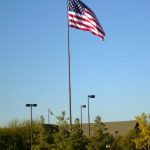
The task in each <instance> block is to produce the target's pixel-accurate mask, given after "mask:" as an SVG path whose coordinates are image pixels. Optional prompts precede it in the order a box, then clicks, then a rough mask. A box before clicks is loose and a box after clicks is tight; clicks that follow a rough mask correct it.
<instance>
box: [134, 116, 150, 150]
mask: <svg viewBox="0 0 150 150" xmlns="http://www.w3.org/2000/svg"><path fill="white" fill-rule="evenodd" d="M136 121H137V122H138V125H139V127H138V135H137V137H136V138H135V139H133V142H134V143H135V145H136V149H139V150H150V114H148V115H147V114H145V113H142V115H141V116H137V117H136Z"/></svg>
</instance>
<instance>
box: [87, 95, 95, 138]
mask: <svg viewBox="0 0 150 150" xmlns="http://www.w3.org/2000/svg"><path fill="white" fill-rule="evenodd" d="M90 98H95V95H88V124H89V136H90V108H89V99H90Z"/></svg>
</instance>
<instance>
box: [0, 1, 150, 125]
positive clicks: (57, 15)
mask: <svg viewBox="0 0 150 150" xmlns="http://www.w3.org/2000/svg"><path fill="white" fill-rule="evenodd" d="M83 2H84V3H86V4H87V5H88V6H89V7H90V8H91V9H92V10H93V11H94V12H95V14H96V15H97V17H98V18H99V20H100V22H101V24H102V26H103V28H104V30H105V32H106V37H105V41H104V42H103V41H101V40H100V39H99V38H98V37H96V36H94V35H92V34H91V33H89V32H85V31H81V30H76V29H70V45H71V83H72V117H73V120H74V119H75V118H80V105H81V104H87V95H89V94H95V95H96V98H95V99H94V100H92V99H91V100H90V116H91V121H92V122H93V120H94V118H95V116H97V115H100V116H101V117H102V119H103V121H121V120H133V119H134V117H135V116H136V115H140V114H141V113H142V112H145V113H149V106H150V69H149V68H150V67H149V66H150V59H149V58H150V51H149V50H150V40H149V35H150V19H149V18H150V9H149V6H150V1H149V0H144V1H143V0H138V1H137V0H124V1H120V0H114V1H106V0H105V1H104V0H93V1H90V0H89V1H88V0H84V1H83ZM66 13H67V10H66V1H56V0H44V1H42V0H32V1H30V0H26V1H20V0H13V1H11V0H1V1H0V104H1V105H0V114H1V115H0V124H5V123H7V122H8V121H10V120H13V119H15V118H17V119H20V120H23V119H28V118H29V115H30V111H29V109H28V108H26V107H25V104H26V103H37V105H38V107H37V108H34V110H33V117H34V119H36V118H39V116H40V115H43V116H44V117H45V119H46V121H47V111H48V108H51V110H52V111H53V113H54V114H55V115H59V114H60V112H61V111H63V110H65V111H66V112H67V116H69V108H68V105H69V98H68V58H67V55H68V54H67V18H66ZM50 121H51V122H52V123H55V122H56V119H55V117H53V116H51V118H50ZM83 122H87V109H84V111H83Z"/></svg>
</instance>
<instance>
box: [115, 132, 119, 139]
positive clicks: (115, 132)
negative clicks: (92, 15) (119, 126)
mask: <svg viewBox="0 0 150 150" xmlns="http://www.w3.org/2000/svg"><path fill="white" fill-rule="evenodd" d="M118 133H119V131H115V134H116V139H117V137H118Z"/></svg>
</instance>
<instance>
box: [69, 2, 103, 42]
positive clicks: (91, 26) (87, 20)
mask: <svg viewBox="0 0 150 150" xmlns="http://www.w3.org/2000/svg"><path fill="white" fill-rule="evenodd" d="M68 7H69V12H68V15H69V16H68V18H69V19H68V20H69V26H70V27H73V28H76V29H80V30H85V31H90V32H91V33H92V34H94V35H96V36H98V37H100V38H101V39H102V40H104V36H105V32H104V30H103V28H102V26H101V24H100V23H99V21H98V19H97V17H96V15H95V14H94V12H93V11H92V10H91V9H90V8H89V7H88V6H86V5H85V4H84V3H83V2H81V1H80V0H69V6H68Z"/></svg>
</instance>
